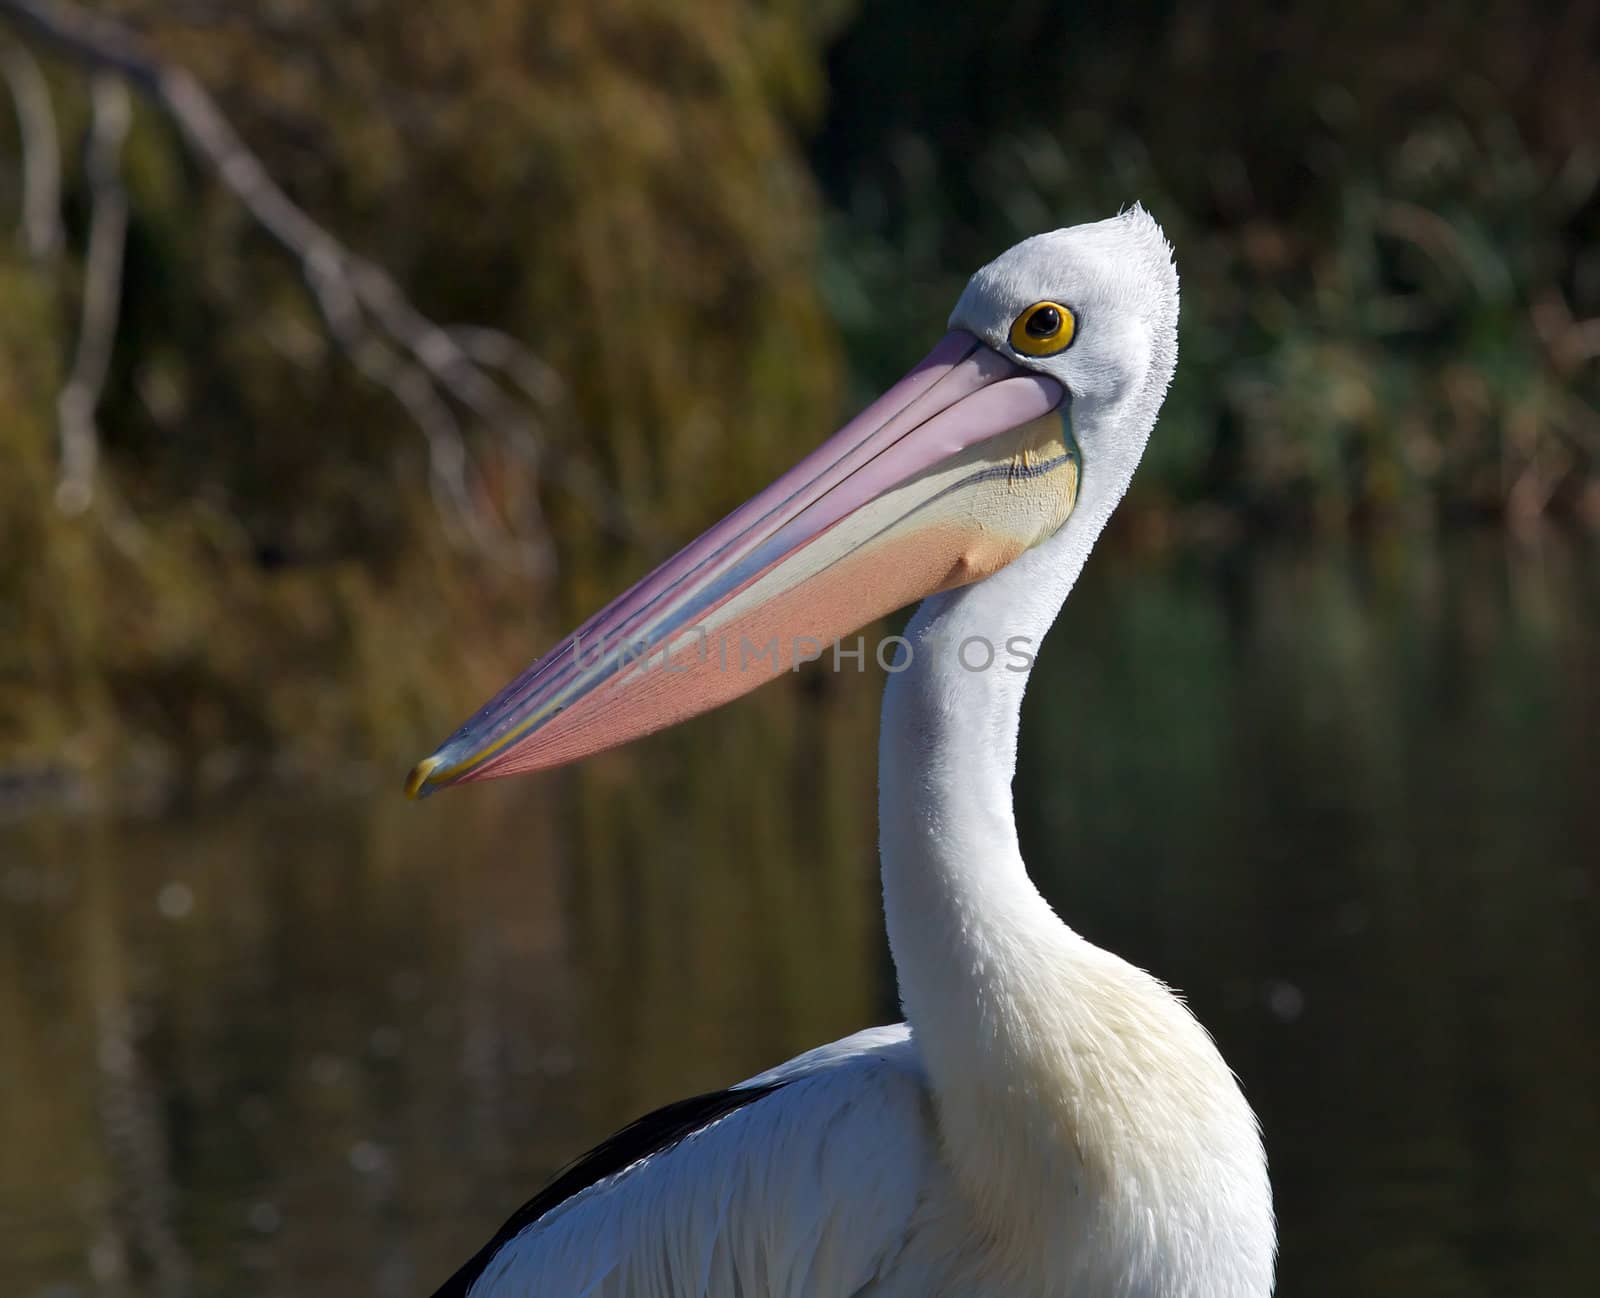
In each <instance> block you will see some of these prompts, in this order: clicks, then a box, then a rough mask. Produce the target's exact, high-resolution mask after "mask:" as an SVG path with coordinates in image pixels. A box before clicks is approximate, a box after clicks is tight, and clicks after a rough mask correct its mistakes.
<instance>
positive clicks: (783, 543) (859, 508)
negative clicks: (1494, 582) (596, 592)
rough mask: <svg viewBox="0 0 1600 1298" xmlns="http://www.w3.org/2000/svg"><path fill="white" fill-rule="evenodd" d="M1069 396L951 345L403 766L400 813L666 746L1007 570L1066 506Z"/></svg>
mask: <svg viewBox="0 0 1600 1298" xmlns="http://www.w3.org/2000/svg"><path fill="white" fill-rule="evenodd" d="M1064 395H1065V393H1064V391H1063V389H1062V387H1061V385H1060V384H1059V383H1057V382H1056V381H1055V380H1053V379H1050V378H1047V377H1044V376H1042V375H1039V374H1035V373H1032V372H1030V371H1027V370H1024V369H1022V368H1021V367H1019V366H1017V365H1016V364H1014V363H1013V362H1011V361H1009V360H1007V359H1006V358H1005V357H1003V356H1001V355H1000V354H999V353H998V352H996V351H993V350H992V349H990V348H989V347H986V346H984V345H983V344H981V343H980V342H978V340H977V339H975V338H974V337H973V336H972V335H970V334H967V333H963V332H960V331H955V332H952V333H950V334H948V335H946V337H945V338H944V340H943V341H942V342H940V344H939V345H938V346H937V347H935V348H934V349H933V351H932V352H930V353H929V354H928V356H927V357H926V358H925V359H924V360H923V361H922V362H921V364H919V365H917V366H916V367H915V368H914V369H913V370H912V371H911V372H910V373H909V374H907V375H906V376H905V378H903V379H901V380H900V381H899V382H898V383H896V384H895V385H894V386H893V387H892V388H890V389H889V390H888V391H887V392H886V393H884V394H883V396H881V397H879V398H878V399H877V400H876V401H874V402H873V403H872V404H871V405H870V406H868V407H867V408H866V409H865V410H863V411H862V412H861V413H860V414H859V415H857V416H856V417H855V418H854V419H852V420H851V421H850V422H849V423H848V424H846V425H845V426H844V427H843V428H841V429H840V430H839V431H838V432H837V433H835V434H834V435H833V437H831V438H830V439H829V440H828V441H827V442H825V443H824V444H823V445H822V446H821V447H819V448H818V449H817V450H816V451H814V452H812V453H811V454H810V455H808V456H807V457H806V458H805V459H804V460H802V461H801V462H800V463H799V464H797V465H796V466H795V467H794V468H793V469H791V470H789V472H788V473H786V474H784V475H783V476H782V477H780V478H779V479H778V480H777V481H776V482H774V483H773V484H772V485H771V486H770V487H768V488H766V490H764V491H762V492H760V493H759V494H758V495H756V496H754V497H752V498H751V499H750V500H749V501H747V502H746V503H745V504H744V505H742V506H740V507H739V508H738V509H736V510H735V511H734V512H733V513H732V514H730V515H728V517H727V518H725V519H723V520H722V521H721V522H720V523H718V524H717V525H716V526H715V527H713V528H712V529H711V530H710V531H708V532H706V533H705V534H704V535H703V536H701V537H700V538H699V539H698V540H696V541H694V542H693V543H692V544H690V545H689V546H687V547H686V548H684V549H683V550H681V551H679V552H678V554H676V555H675V556H673V557H672V558H671V559H669V560H667V562H666V563H664V564H662V565H661V566H660V567H659V568H657V569H656V570H655V571H654V572H652V573H651V574H650V575H649V576H648V577H646V578H645V579H644V580H643V581H641V582H639V583H638V585H636V586H634V587H633V588H632V589H631V590H629V591H627V592H626V593H625V594H623V595H622V596H621V597H620V598H618V599H616V600H614V601H613V602H612V603H611V604H610V605H608V606H607V607H606V608H605V609H603V610H602V611H601V612H600V613H598V614H597V615H596V616H594V617H593V618H591V619H590V620H589V621H588V622H586V623H585V624H584V625H583V626H582V627H580V628H579V629H578V630H577V631H575V632H574V633H573V634H572V635H570V636H568V637H567V638H566V639H565V640H563V641H562V642H561V643H560V644H558V645H557V646H556V647H555V648H554V649H552V650H551V651H550V652H549V653H548V654H546V655H545V656H544V657H543V658H541V659H539V660H538V661H537V662H536V663H534V664H533V665H532V666H531V667H529V668H528V669H527V670H526V671H525V672H523V673H522V675H520V676H518V677H517V678H516V679H515V680H514V681H512V682H511V683H510V684H509V685H507V686H506V687H505V689H503V690H501V691H500V693H499V694H497V695H496V696H495V697H494V698H493V699H491V700H490V701H489V702H488V703H487V704H485V705H484V707H483V708H482V709H481V710H479V712H478V714H477V715H476V716H474V717H473V718H472V720H470V721H469V722H467V724H466V725H464V726H463V727H462V728H461V729H460V730H458V731H457V732H456V733H455V735H453V736H452V737H451V738H450V739H449V740H448V741H446V742H445V743H444V744H443V745H441V746H440V747H439V748H438V750H437V751H435V752H434V753H433V755H432V756H430V757H427V758H424V759H423V761H421V762H420V763H418V764H417V766H416V768H415V769H414V770H413V771H412V772H411V776H410V779H409V780H408V781H407V783H406V792H407V794H408V795H409V796H411V797H414V798H415V797H423V796H426V795H427V794H429V793H432V792H433V791H434V790H436V789H439V788H443V787H444V786H445V785H448V784H458V783H461V782H463V781H468V780H483V779H491V778H494V777H496V776H501V775H513V774H516V773H518V772H521V771H534V770H541V769H544V768H546V767H551V766H559V765H561V764H562V763H565V762H571V761H574V760H576V759H577V758H580V757H584V756H586V755H588V754H590V753H594V752H599V751H601V750H602V749H606V748H613V747H616V746H617V745H618V744H623V743H627V742H628V741H629V740H631V739H636V738H638V737H639V736H641V735H646V734H650V733H652V732H653V731H656V730H661V729H664V728H665V727H667V726H670V725H674V724H676V723H677V722H679V721H684V720H687V719H688V718H690V717H693V716H697V715H699V714H700V713H702V712H706V711H709V710H710V709H711V708H714V707H716V706H718V705H719V704H722V703H726V702H728V701H729V700H730V699H734V698H737V697H738V696H739V695H741V694H744V693H747V692H748V691H750V690H752V689H754V688H756V686H758V685H760V684H762V683H764V682H766V681H768V680H770V679H772V678H773V677H774V676H776V675H778V674H780V673H783V672H786V671H790V670H795V669H798V667H799V665H800V664H801V663H802V662H806V661H810V660H813V659H816V658H819V657H822V656H823V655H824V653H825V652H826V653H830V654H832V653H835V652H837V651H838V650H839V646H838V644H837V641H838V637H840V636H845V635H849V634H851V633H852V632H855V631H857V630H859V629H860V628H862V627H863V626H866V625H867V624H868V623H870V622H873V621H875V620H876V619H878V618H880V617H882V616H883V615H884V614H886V613H890V612H893V611H894V610H895V609H897V608H901V607H903V606H904V605H906V604H910V603H912V602H914V601H915V600H918V599H920V598H921V597H923V596H924V595H928V594H931V593H932V592H934V591H938V590H945V589H949V588H951V587H955V586H961V585H965V584H967V583H968V582H972V581H976V580H978V579H979V578H981V577H984V576H987V575H988V574H989V573H991V572H994V571H995V570H996V569H998V568H1000V567H1003V566H1004V565H1005V564H1007V563H1009V562H1010V561H1011V560H1012V559H1014V558H1016V556H1017V555H1019V554H1020V553H1022V552H1023V551H1024V550H1026V549H1027V548H1028V547H1029V546H1031V545H1033V544H1035V543H1036V542H1038V541H1040V540H1042V539H1044V538H1045V537H1046V536H1049V535H1051V534H1052V533H1053V532H1055V530H1056V529H1057V528H1058V527H1059V526H1060V525H1061V523H1062V522H1063V521H1065V519H1066V517H1067V515H1068V514H1069V513H1070V512H1071V510H1072V505H1073V502H1074V501H1075V499H1076V495H1077V485H1078V461H1077V451H1076V448H1075V446H1074V445H1073V443H1072V436H1071V432H1070V430H1069V428H1068V426H1067V422H1066V420H1065V418H1064V417H1063V414H1060V413H1056V412H1057V408H1058V407H1059V406H1061V404H1062V401H1063V398H1064ZM857 648H860V646H859V645H858V646H854V647H852V648H851V649H849V650H846V651H845V652H850V653H852V654H853V653H854V650H855V649H857ZM866 653H867V654H868V655H869V656H870V655H871V653H872V650H871V649H870V648H869V649H867V650H866ZM835 661H836V662H837V661H838V659H837V658H836V659H835ZM846 661H851V662H852V664H854V663H855V662H859V661H860V660H859V659H855V658H853V657H852V658H851V659H847V660H846Z"/></svg>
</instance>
